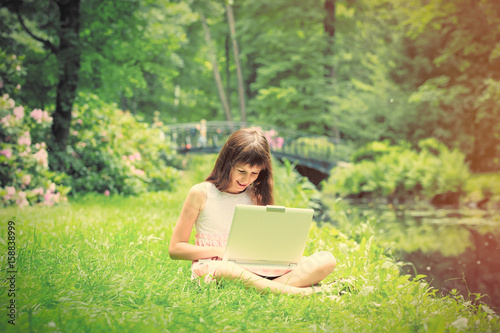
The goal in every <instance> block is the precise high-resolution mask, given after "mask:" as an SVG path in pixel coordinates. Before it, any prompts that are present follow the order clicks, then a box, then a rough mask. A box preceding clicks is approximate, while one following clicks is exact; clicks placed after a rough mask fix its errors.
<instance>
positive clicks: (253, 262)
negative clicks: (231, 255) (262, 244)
mask: <svg viewBox="0 0 500 333" xmlns="http://www.w3.org/2000/svg"><path fill="white" fill-rule="evenodd" d="M228 261H230V262H234V263H235V264H241V265H247V266H252V265H256V266H260V265H266V266H267V265H269V266H271V267H272V266H288V267H295V266H297V263H293V262H292V263H291V262H279V261H268V260H228Z"/></svg>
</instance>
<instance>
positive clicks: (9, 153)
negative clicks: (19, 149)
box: [0, 149, 12, 159]
mask: <svg viewBox="0 0 500 333" xmlns="http://www.w3.org/2000/svg"><path fill="white" fill-rule="evenodd" d="M0 155H4V156H5V157H7V159H10V158H11V157H12V150H10V149H4V150H1V151H0Z"/></svg>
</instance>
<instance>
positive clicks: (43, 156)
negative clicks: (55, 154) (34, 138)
mask: <svg viewBox="0 0 500 333" xmlns="http://www.w3.org/2000/svg"><path fill="white" fill-rule="evenodd" d="M33 157H34V158H35V159H36V161H37V162H38V164H41V165H43V167H44V168H48V167H49V160H48V158H49V154H47V151H46V150H45V149H43V148H42V149H40V150H39V151H37V152H36V153H35V154H33Z"/></svg>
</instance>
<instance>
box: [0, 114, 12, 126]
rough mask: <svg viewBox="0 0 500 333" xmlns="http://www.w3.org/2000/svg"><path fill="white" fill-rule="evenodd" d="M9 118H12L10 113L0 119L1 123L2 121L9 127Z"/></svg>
mask: <svg viewBox="0 0 500 333" xmlns="http://www.w3.org/2000/svg"><path fill="white" fill-rule="evenodd" d="M9 119H10V114H8V115H6V116H5V117H3V118H2V120H0V123H2V124H3V125H4V126H5V127H9V126H10V124H9Z"/></svg>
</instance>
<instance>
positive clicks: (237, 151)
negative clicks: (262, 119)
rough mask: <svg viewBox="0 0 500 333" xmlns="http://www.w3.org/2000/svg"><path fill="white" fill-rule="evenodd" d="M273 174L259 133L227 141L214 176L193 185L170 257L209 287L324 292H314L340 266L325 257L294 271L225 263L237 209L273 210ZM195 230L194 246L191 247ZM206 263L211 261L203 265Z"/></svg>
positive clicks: (245, 131)
mask: <svg viewBox="0 0 500 333" xmlns="http://www.w3.org/2000/svg"><path fill="white" fill-rule="evenodd" d="M272 177H273V172H272V165H271V155H270V150H269V143H268V141H267V139H266V138H265V136H264V135H263V134H262V132H261V131H260V130H258V129H253V128H246V129H240V130H238V131H236V132H234V133H233V134H231V136H230V137H229V138H228V139H227V141H226V143H225V145H224V147H223V148H222V150H221V152H220V153H219V156H218V158H217V161H216V162H215V166H214V168H213V171H212V173H211V174H210V175H209V176H208V178H207V179H206V181H205V182H203V183H200V184H196V185H194V186H193V187H192V188H191V189H190V191H189V193H188V195H187V198H186V201H185V202H184V206H183V207H182V211H181V213H180V216H179V219H178V221H177V224H176V225H175V228H174V231H173V233H172V238H171V240H170V245H169V249H168V251H169V255H170V257H171V258H172V259H183V260H192V261H193V264H192V267H191V269H192V277H193V278H197V277H201V278H203V279H204V281H205V282H210V281H213V280H219V279H224V278H225V279H234V280H241V281H243V282H244V283H245V284H246V285H247V286H253V287H255V288H257V289H258V290H261V291H268V290H270V291H271V292H274V293H287V294H301V295H308V294H312V293H314V292H317V291H320V290H321V287H318V286H315V285H316V284H318V283H319V282H320V281H322V280H323V279H325V278H326V277H327V276H328V275H329V274H330V273H332V272H333V270H334V268H335V265H336V261H335V258H334V257H333V255H332V254H331V253H330V252H326V251H321V252H317V253H315V254H313V255H311V256H309V257H304V258H303V260H302V261H301V262H300V263H299V264H298V265H297V266H296V267H294V268H293V269H291V270H290V269H289V270H280V271H278V270H269V269H268V270H253V271H250V270H247V269H245V268H243V267H241V266H239V265H238V264H235V263H232V262H229V261H222V258H223V256H224V250H225V245H226V242H227V237H228V234H229V229H230V227H231V222H232V216H233V213H234V208H235V206H236V204H247V205H251V204H253V205H272V204H273V203H274V197H273V179H272ZM193 226H195V227H196V240H195V244H194V245H193V244H189V238H190V235H191V231H192V229H193ZM201 259H211V260H208V261H206V260H204V261H203V262H199V261H198V260H201Z"/></svg>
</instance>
